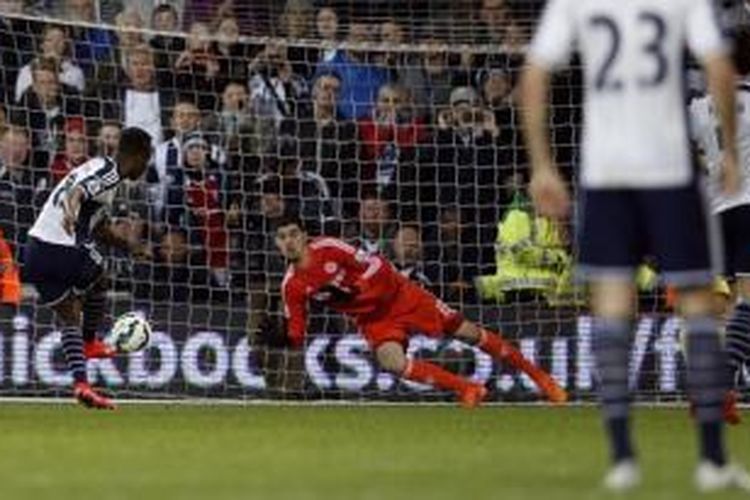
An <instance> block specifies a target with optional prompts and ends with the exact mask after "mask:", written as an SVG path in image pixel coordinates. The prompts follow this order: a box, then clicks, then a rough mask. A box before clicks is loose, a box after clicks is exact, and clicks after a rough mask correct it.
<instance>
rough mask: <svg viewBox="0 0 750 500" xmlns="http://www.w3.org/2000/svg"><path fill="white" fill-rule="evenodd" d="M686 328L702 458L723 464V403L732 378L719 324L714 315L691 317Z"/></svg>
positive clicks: (691, 392)
mask: <svg viewBox="0 0 750 500" xmlns="http://www.w3.org/2000/svg"><path fill="white" fill-rule="evenodd" d="M686 329H687V334H688V342H687V389H688V396H689V397H690V401H691V402H692V403H693V405H694V406H695V417H696V419H697V420H698V435H699V442H700V454H701V458H702V459H704V460H709V461H711V462H713V463H715V464H716V465H723V464H724V463H726V454H725V451H724V441H723V433H722V427H723V425H724V415H723V405H724V398H725V397H726V392H727V386H728V383H727V382H728V380H727V372H726V366H727V363H726V356H725V351H724V349H723V348H722V346H721V339H720V338H719V326H718V323H717V321H716V320H715V319H713V318H689V319H687V321H686Z"/></svg>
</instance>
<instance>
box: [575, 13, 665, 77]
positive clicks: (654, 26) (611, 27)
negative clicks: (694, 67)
mask: <svg viewBox="0 0 750 500" xmlns="http://www.w3.org/2000/svg"><path fill="white" fill-rule="evenodd" d="M588 24H589V26H590V27H591V28H592V29H595V30H599V31H603V32H606V33H607V35H608V42H609V43H608V45H605V53H606V55H605V57H604V62H603V63H602V65H601V66H600V67H599V69H598V70H597V71H596V72H595V75H596V76H595V80H594V87H595V88H596V90H598V91H618V90H622V89H623V87H624V86H625V83H624V82H623V80H622V78H620V77H617V76H615V75H613V74H612V73H613V72H614V71H613V70H614V67H615V66H616V64H617V59H618V57H619V56H620V49H621V48H622V30H621V29H620V27H619V26H618V25H617V22H616V21H615V20H614V19H612V18H611V17H609V16H605V15H597V16H593V17H591V18H590V19H589V23H588ZM638 26H639V27H643V29H650V30H651V31H650V33H651V35H650V37H649V38H648V41H647V43H645V44H644V45H643V46H642V48H641V49H642V52H643V54H644V55H645V56H647V57H649V58H651V59H652V60H653V62H654V65H653V66H654V69H653V71H652V72H650V73H649V74H644V75H641V76H640V77H639V78H638V86H639V87H643V88H648V87H656V86H657V85H659V84H661V83H662V82H663V81H664V79H665V78H666V77H667V72H668V70H669V61H668V60H667V57H666V56H665V55H664V50H663V49H664V47H663V45H664V40H665V38H666V36H667V23H666V22H664V18H663V17H661V16H660V15H659V14H657V13H654V12H641V13H640V14H638Z"/></svg>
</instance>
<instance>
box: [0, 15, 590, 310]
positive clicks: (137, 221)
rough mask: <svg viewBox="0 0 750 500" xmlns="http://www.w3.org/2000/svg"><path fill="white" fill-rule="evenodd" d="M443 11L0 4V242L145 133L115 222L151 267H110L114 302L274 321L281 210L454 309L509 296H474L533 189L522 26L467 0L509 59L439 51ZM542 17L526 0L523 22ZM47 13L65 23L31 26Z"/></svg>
mask: <svg viewBox="0 0 750 500" xmlns="http://www.w3.org/2000/svg"><path fill="white" fill-rule="evenodd" d="M47 3H50V4H54V5H52V6H47ZM376 3H377V2H376ZM433 3H434V4H441V2H434V1H433V2H427V1H425V2H419V1H417V2H413V5H414V7H413V8H414V9H417V8H418V7H419V6H421V7H419V8H420V9H422V10H415V11H414V13H413V15H411V16H404V15H401V16H398V15H396V13H397V12H398V11H397V10H393V9H398V8H399V5H400V6H401V7H400V8H403V5H404V2H400V3H396V2H381V4H382V5H381V7H382V8H381V9H380V11H377V10H376V9H375V8H368V9H359V8H351V5H349V4H351V2H343V1H339V2H313V1H312V0H287V2H286V3H285V5H282V9H281V12H279V13H278V16H272V15H268V17H269V19H268V21H267V22H260V21H259V19H261V16H260V15H258V16H253V15H252V11H253V8H255V7H258V9H260V8H261V6H262V7H263V9H262V12H264V13H266V14H267V13H268V12H273V9H272V8H271V6H272V3H271V2H261V1H258V0H256V1H250V2H232V1H223V2H213V1H208V0H204V1H199V0H192V1H191V0H180V1H172V2H153V1H150V2H149V1H134V2H116V1H106V0H101V1H95V0H64V1H60V2H44V1H41V2H25V1H22V0H3V1H0V64H1V65H0V130H2V132H0V134H1V135H0V228H2V231H3V233H4V238H5V239H6V240H7V241H9V242H11V243H12V244H13V245H15V246H16V248H17V249H18V248H20V247H21V246H22V244H23V237H24V236H23V235H25V233H26V230H27V229H28V227H29V225H30V224H31V222H32V221H33V218H34V214H35V211H36V210H37V209H38V207H39V206H40V204H41V203H42V202H43V200H44V198H45V196H46V194H47V193H49V191H50V189H51V188H53V187H54V185H55V183H57V182H59V180H60V179H61V178H62V177H63V176H64V175H65V174H66V173H67V172H69V171H70V170H71V169H72V168H75V167H76V166H78V165H80V164H82V163H83V162H85V161H86V160H87V159H88V158H90V157H91V156H94V155H102V154H103V155H111V154H113V153H114V152H115V149H116V147H117V138H118V135H119V131H120V130H121V129H122V128H123V127H128V126H138V127H141V128H143V129H144V130H146V131H148V133H149V134H150V135H151V137H152V139H153V145H154V151H155V152H154V157H153V162H152V165H151V166H150V168H149V171H148V173H147V175H146V178H145V179H144V180H143V181H142V182H140V183H136V184H128V185H127V186H123V188H122V189H121V192H120V193H119V194H118V196H119V198H118V202H117V203H116V206H115V210H114V213H113V217H114V218H115V219H114V220H115V221H116V228H117V230H118V231H119V232H120V233H121V235H123V236H125V237H127V238H132V239H142V240H146V241H149V242H150V243H151V246H152V248H153V261H148V262H146V261H141V262H135V263H132V262H130V261H129V260H127V259H125V258H124V256H118V255H115V257H116V259H115V261H116V262H117V265H116V266H115V272H116V274H117V277H118V286H119V287H121V288H125V289H127V290H129V291H131V292H132V293H134V294H135V295H136V296H137V297H139V298H143V299H148V300H160V301H173V302H174V301H191V300H192V301H202V302H205V301H217V302H226V301H232V300H242V301H245V300H249V301H250V302H251V303H252V304H255V306H253V307H254V308H257V309H274V308H275V307H277V306H276V305H273V304H277V303H278V293H279V283H280V280H281V278H282V275H283V272H284V262H283V261H282V260H281V258H280V256H279V255H278V253H277V252H276V251H275V248H274V242H273V230H274V225H275V223H276V221H277V220H278V219H279V217H280V216H281V215H282V214H284V213H285V212H286V211H296V212H299V213H300V214H301V215H302V216H303V217H304V219H305V220H306V221H307V223H308V224H309V226H310V229H311V230H312V231H313V232H315V233H325V234H330V235H336V236H340V237H343V238H345V239H347V240H349V241H352V242H355V243H356V244H357V245H359V246H362V247H363V248H366V249H367V250H368V251H370V252H381V253H383V254H385V255H387V256H388V257H390V258H392V259H393V260H394V262H395V263H396V265H398V266H399V267H400V268H401V269H402V270H403V272H404V273H405V274H408V275H409V276H411V277H412V278H413V279H415V280H418V281H420V282H421V283H423V284H424V285H425V286H428V287H431V288H432V289H433V290H434V291H436V292H437V293H438V294H440V295H441V296H442V297H444V298H445V299H446V301H450V302H466V301H476V300H481V299H482V298H483V296H484V295H487V296H489V297H497V296H500V295H502V294H500V295H498V294H494V295H493V292H492V291H490V292H489V293H488V292H487V290H486V288H487V284H486V283H487V282H491V283H494V282H498V283H503V282H504V281H503V280H502V279H498V280H495V281H492V280H489V281H487V280H485V284H484V285H483V289H482V290H480V292H481V293H478V292H477V287H476V286H475V280H476V278H478V277H480V276H485V277H487V276H495V275H497V273H499V272H500V270H499V269H498V268H497V265H496V264H497V263H498V262H500V261H501V259H500V256H499V252H500V251H501V249H500V248H499V243H498V241H499V239H498V232H499V229H498V223H499V222H500V221H502V220H503V216H504V214H505V213H506V210H508V209H509V207H511V202H512V201H513V200H514V199H516V197H517V195H518V193H519V192H520V191H523V185H524V184H525V182H526V180H527V175H528V174H527V171H526V169H527V160H526V158H525V155H524V148H523V144H522V140H521V138H520V132H519V114H518V109H517V108H516V99H515V97H514V89H515V86H516V80H517V76H518V71H519V69H520V65H521V63H522V56H521V55H519V52H518V51H517V49H518V48H520V47H522V46H523V45H524V44H525V43H527V42H528V39H527V36H528V29H527V28H528V26H527V25H524V24H522V23H521V17H519V16H517V15H516V12H515V11H514V8H513V6H512V2H511V1H510V0H477V1H476V2H457V3H461V4H462V5H463V4H466V5H464V7H463V10H462V12H464V13H465V15H466V16H468V17H467V19H466V20H465V24H466V26H471V30H472V31H471V32H472V33H473V34H475V35H476V39H475V40H473V41H474V42H476V43H480V44H502V45H503V46H504V47H505V49H504V50H499V49H498V50H495V51H492V52H490V51H488V52H485V53H481V52H479V53H477V52H472V51H471V50H468V51H450V50H445V46H444V44H445V43H446V42H450V41H451V36H453V35H452V34H451V33H452V32H451V28H452V27H453V26H454V24H456V23H457V22H458V21H455V20H452V19H450V18H449V16H446V15H444V13H443V14H441V12H443V11H441V7H440V6H437V7H429V5H431V4H433ZM443 3H444V4H445V5H444V6H443V7H442V8H444V9H446V10H444V12H453V11H452V10H450V9H449V8H448V5H450V4H451V2H443ZM516 3H518V2H516ZM540 3H541V2H531V3H529V2H522V4H523V5H524V9H525V10H524V11H523V15H524V17H523V22H525V23H528V19H529V18H530V16H532V14H531V13H530V12H532V13H533V12H535V10H534V8H531V7H529V5H536V4H540ZM360 4H361V3H360ZM422 4H424V5H422ZM469 4H471V5H469ZM347 5H348V6H349V7H348V8H347ZM441 5H442V4H441ZM383 6H385V7H383ZM388 6H390V10H389V8H386V7H388ZM360 7H361V5H360ZM31 8H33V9H36V10H34V12H35V13H40V12H41V13H47V14H53V15H57V16H59V17H60V18H61V19H64V20H65V21H66V22H62V21H61V22H59V23H57V22H49V21H47V22H42V21H41V20H33V19H30V18H27V17H17V16H16V14H19V13H23V12H29V9H31ZM45 9H52V10H46V11H45ZM374 9H375V10H374ZM429 9H434V10H429ZM360 10H364V11H365V12H360ZM259 12H260V10H259ZM102 20H103V21H111V23H112V25H106V24H103V23H101V21H102ZM68 21H70V22H72V24H71V23H70V22H68ZM79 23H95V24H92V25H89V24H79ZM243 35H249V36H250V37H251V38H250V39H252V40H258V38H252V37H253V36H255V35H271V38H270V39H269V41H268V42H267V43H258V42H247V41H246V40H247V39H248V38H247V37H245V36H243ZM342 41H346V42H352V44H351V45H348V44H347V45H344V46H342V45H341V43H340V42H342ZM367 43H373V44H376V45H373V46H372V47H373V48H372V49H369V48H368V47H367V45H365V44H367ZM380 43H385V44H389V45H377V44H380ZM403 44H406V45H403ZM564 78H574V77H573V76H569V75H568V76H564ZM561 88H563V90H562V91H558V92H557V94H559V95H556V97H555V99H556V102H562V103H564V104H565V105H564V106H555V107H554V108H553V109H554V110H555V113H556V114H555V116H553V119H554V120H555V123H557V126H556V127H555V133H556V140H557V142H559V143H561V144H565V145H568V146H569V147H567V148H565V147H561V148H559V151H558V153H559V158H558V159H559V160H560V162H561V163H562V164H563V165H569V164H570V163H572V161H573V154H574V153H573V151H574V147H573V146H574V145H575V143H576V133H577V125H576V123H577V121H578V120H577V116H576V113H577V112H578V111H577V106H576V103H577V101H576V99H577V96H576V95H575V92H571V91H570V89H571V88H575V85H567V86H561ZM516 208H518V207H517V206H516ZM532 219H533V218H532ZM533 232H534V231H532V233H533ZM530 234H531V233H530ZM561 234H564V233H561ZM516 243H518V242H516ZM522 243H523V242H522ZM527 243H528V244H530V245H535V244H543V243H540V242H539V241H537V240H534V239H529V240H528V242H527ZM555 245H556V250H559V251H561V252H563V253H565V252H566V251H567V250H566V248H567V246H566V245H567V241H559V239H556V240H555ZM502 251H503V252H505V251H507V248H505V249H502ZM18 253H19V255H18V258H19V259H20V258H21V256H20V251H18ZM561 259H562V260H565V259H564V257H561ZM498 286H499V285H498Z"/></svg>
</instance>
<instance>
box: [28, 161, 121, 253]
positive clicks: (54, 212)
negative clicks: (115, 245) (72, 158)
mask: <svg viewBox="0 0 750 500" xmlns="http://www.w3.org/2000/svg"><path fill="white" fill-rule="evenodd" d="M121 181H122V178H121V177H120V174H119V172H118V170H117V164H116V163H115V162H114V160H112V159H111V158H105V157H98V158H93V159H91V160H89V161H87V162H86V163H84V164H83V165H81V166H80V167H77V168H75V169H73V170H72V171H70V172H69V173H68V175H66V176H65V177H64V178H63V179H62V180H61V181H60V182H59V184H58V185H57V186H56V187H55V189H54V190H53V191H52V193H50V195H49V198H47V201H46V202H45V203H44V206H43V207H42V211H41V213H40V214H39V216H38V217H37V219H36V221H35V222H34V225H33V226H32V228H31V230H30V231H29V235H30V236H33V237H34V238H36V239H38V240H41V241H44V242H47V243H53V244H56V245H64V246H76V245H78V244H81V243H84V242H86V241H87V240H88V239H89V238H90V236H91V230H92V229H93V228H94V227H95V226H96V224H97V223H98V222H99V221H100V220H101V217H102V216H104V215H106V213H107V212H108V211H109V209H110V208H111V207H112V203H113V201H114V198H115V193H116V191H117V189H116V188H117V186H118V185H119V184H120V182H121ZM78 186H80V187H81V188H83V191H84V197H83V201H82V203H81V209H80V212H79V214H78V222H77V224H76V231H75V233H74V234H72V235H71V234H68V233H67V232H65V229H63V219H64V211H63V202H64V200H65V199H66V198H67V196H69V195H70V193H71V192H72V190H73V188H75V187H78Z"/></svg>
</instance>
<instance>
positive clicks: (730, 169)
mask: <svg viewBox="0 0 750 500" xmlns="http://www.w3.org/2000/svg"><path fill="white" fill-rule="evenodd" d="M741 187H742V176H741V175H740V167H739V163H738V162H737V157H736V156H726V157H725V158H724V165H723V167H722V170H721V189H722V192H723V193H724V194H725V195H727V196H732V195H735V194H737V193H738V192H739V191H740V188H741Z"/></svg>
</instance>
